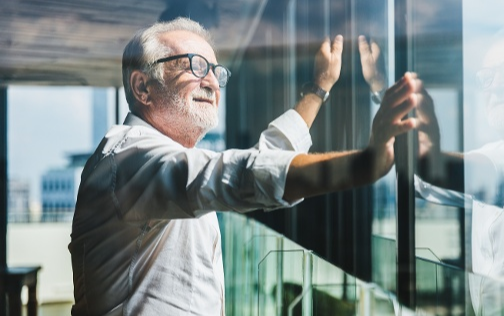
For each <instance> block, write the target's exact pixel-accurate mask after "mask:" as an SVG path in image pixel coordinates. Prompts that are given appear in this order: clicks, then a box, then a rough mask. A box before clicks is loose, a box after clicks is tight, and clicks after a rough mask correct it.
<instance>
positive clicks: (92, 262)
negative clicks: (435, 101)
mask: <svg viewBox="0 0 504 316" xmlns="http://www.w3.org/2000/svg"><path fill="white" fill-rule="evenodd" d="M342 50H343V39H342V37H341V36H337V37H336V38H335V39H334V41H333V42H332V43H331V42H330V40H329V39H327V40H326V41H324V42H323V44H322V45H321V47H320V50H319V51H318V53H317V55H316V57H315V71H314V83H312V84H311V85H310V86H309V87H307V89H306V90H305V91H304V93H303V97H302V98H301V100H300V101H299V102H298V104H297V105H296V106H295V108H294V109H293V110H289V111H287V112H286V113H285V114H284V115H282V116H280V117H279V118H277V119H276V120H274V121H273V122H272V123H271V124H270V125H269V127H268V128H267V129H266V130H265V131H264V132H263V133H262V134H261V137H260V139H259V142H258V144H257V146H255V147H254V148H251V149H248V150H226V151H224V152H212V151H208V150H203V149H198V148H195V147H194V146H195V144H196V143H197V142H198V141H199V140H200V139H201V138H202V137H203V136H204V135H205V133H206V132H207V131H208V130H210V129H211V128H212V127H214V126H215V125H216V124H217V105H218V104H219V98H220V91H219V89H220V87H224V86H225V85H226V83H227V81H228V80H229V78H230V76H231V74H230V72H229V70H228V69H226V68H225V67H223V66H221V65H219V64H218V63H217V59H216V56H215V53H214V49H213V47H212V45H211V40H210V38H209V34H208V33H207V31H206V30H204V29H203V28H202V27H201V26H200V25H199V24H197V23H195V22H193V21H191V20H188V19H183V18H179V19H176V20H174V21H171V22H168V23H163V24H155V25H153V26H152V27H150V28H148V29H146V30H143V31H141V32H139V33H138V34H137V35H136V36H134V37H133V39H132V40H131V41H130V43H129V44H128V45H127V46H126V48H125V51H124V56H123V81H124V87H125V91H126V97H127V100H128V103H129V107H130V111H131V113H129V114H128V116H127V117H126V119H125V122H124V124H123V125H120V126H114V127H112V128H111V129H110V131H109V132H108V133H107V134H106V135H105V137H104V139H103V140H102V142H101V143H100V145H99V146H98V148H97V149H96V151H95V153H94V154H93V155H92V156H91V157H90V159H89V161H88V162H87V164H86V166H85V168H84V171H83V173H82V179H81V184H80V188H79V194H78V199H77V205H76V211H75V216H74V220H73V228H72V235H71V237H72V241H71V243H70V245H69V249H70V252H71V255H72V266H73V273H74V287H75V291H74V295H75V305H74V306H73V309H72V314H73V315H224V314H225V312H224V288H223V286H224V276H223V267H222V254H221V245H220V233H219V227H218V223H217V218H216V215H215V212H214V210H233V211H238V212H247V211H251V210H255V209H265V210H272V209H276V208H283V207H289V206H292V205H294V204H296V203H298V202H299V201H300V200H301V199H302V198H303V197H307V196H313V195H318V194H323V193H326V192H332V191H336V190H341V189H347V188H351V187H353V186H356V185H363V184H367V183H371V182H373V181H375V180H376V179H378V178H379V177H380V176H382V175H384V174H385V173H386V172H387V171H388V170H389V169H390V168H391V166H392V163H393V158H394V157H393V139H394V136H395V135H397V134H400V133H403V132H405V131H408V130H410V129H412V128H414V127H415V125H416V121H415V120H414V119H407V120H402V117H403V116H404V115H405V113H407V112H408V111H409V110H411V109H412V108H413V107H414V106H415V98H414V97H411V96H409V94H408V92H409V91H408V89H410V88H409V87H410V86H411V85H405V83H406V82H409V81H410V80H411V78H410V77H409V75H406V76H405V77H404V79H403V80H402V81H400V82H399V83H398V84H397V85H396V86H395V89H396V91H399V92H400V93H399V94H396V95H395V97H394V98H387V95H386V96H385V99H384V100H385V101H384V103H383V104H386V106H385V105H383V106H382V107H381V109H380V111H379V113H378V115H377V119H375V121H374V124H373V134H372V136H371V140H370V143H369V147H368V148H367V149H366V150H363V151H352V152H333V153H324V154H307V151H308V148H309V146H310V145H311V137H310V134H309V127H310V126H311V124H312V122H313V120H314V118H315V116H316V115H317V112H318V110H319V108H320V106H321V104H322V103H323V101H324V100H323V99H325V96H326V94H327V93H326V91H329V90H330V89H331V87H332V85H333V84H334V83H335V82H336V81H337V79H338V78H339V74H340V68H341V53H342Z"/></svg>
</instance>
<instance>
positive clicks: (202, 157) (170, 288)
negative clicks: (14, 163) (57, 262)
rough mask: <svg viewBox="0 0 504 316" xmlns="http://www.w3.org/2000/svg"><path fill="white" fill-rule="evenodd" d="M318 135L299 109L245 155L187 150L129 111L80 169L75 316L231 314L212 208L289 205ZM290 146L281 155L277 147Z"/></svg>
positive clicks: (278, 121) (74, 233)
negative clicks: (298, 165) (291, 188)
mask: <svg viewBox="0 0 504 316" xmlns="http://www.w3.org/2000/svg"><path fill="white" fill-rule="evenodd" d="M310 146H311V137H310V134H309V131H308V127H307V126H306V123H305V122H304V121H303V120H302V118H301V117H300V116H299V114H297V112H295V111H294V110H290V111H287V112H286V113H285V114H284V115H282V116H281V117H279V118H278V119H276V120H275V121H273V122H272V123H271V124H270V126H269V127H268V129H267V130H266V131H264V132H263V133H262V134H261V137H260V140H259V143H258V144H257V145H256V146H255V147H254V148H252V149H248V150H226V151H224V152H222V153H216V152H212V151H208V150H203V149H197V148H185V147H183V146H181V145H180V144H178V143H176V142H175V141H173V140H172V139H170V138H168V137H166V136H164V135H162V134H161V133H160V132H159V131H157V130H156V129H154V128H153V127H151V126H150V125H149V124H147V123H146V122H144V121H142V120H141V119H140V118H138V117H136V116H134V115H132V114H129V115H128V117H127V118H126V120H125V123H124V125H121V126H114V127H112V128H111V129H110V131H109V132H108V133H107V135H106V136H105V137H104V139H103V140H102V142H101V143H100V145H99V146H98V148H97V150H96V151H95V153H94V154H93V155H92V156H91V157H90V159H89V160H88V162H87V163H86V166H85V168H84V170H83V172H82V177H81V184H80V187H79V194H78V198H77V205H76V210H75V215H74V220H73V226H72V234H71V237H72V241H71V243H70V245H69V250H70V253H71V255H72V267H73V273H74V297H75V305H74V306H73V308H72V314H73V315H135V316H136V315H205V316H208V315H224V275H223V267H222V253H221V241H220V231H219V227H218V222H217V217H216V215H215V212H213V210H234V211H238V212H246V211H250V210H255V209H265V210H272V209H276V208H283V207H290V206H292V205H294V204H296V203H298V202H299V201H296V202H294V203H288V202H286V201H284V200H283V199H282V197H283V193H284V186H285V178H286V174H287V170H288V166H289V165H290V162H291V160H292V159H293V158H294V157H295V156H296V155H297V154H298V153H299V152H307V151H308V149H309V147H310ZM279 149H283V150H279Z"/></svg>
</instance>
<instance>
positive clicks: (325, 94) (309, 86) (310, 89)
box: [301, 82, 329, 103]
mask: <svg viewBox="0 0 504 316" xmlns="http://www.w3.org/2000/svg"><path fill="white" fill-rule="evenodd" d="M308 93H313V94H316V95H317V96H319V97H320V98H321V99H322V103H324V102H325V101H326V100H327V98H329V91H325V90H324V89H322V88H321V87H319V85H318V84H316V83H315V82H307V83H305V84H303V86H302V87H301V97H303V96H304V95H305V94H308Z"/></svg>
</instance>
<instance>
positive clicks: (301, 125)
mask: <svg viewBox="0 0 504 316" xmlns="http://www.w3.org/2000/svg"><path fill="white" fill-rule="evenodd" d="M311 145H312V139H311V135H310V132H309V129H308V126H307V125H306V122H305V121H304V120H303V118H302V117H301V116H300V115H299V113H298V112H296V111H295V110H288V111H287V112H285V113H284V114H282V115H281V116H279V117H278V118H277V119H275V120H274V121H272V122H271V123H270V124H269V125H268V128H267V129H266V130H265V131H263V132H262V133H261V136H260V137H259V142H258V143H257V145H256V146H255V148H258V149H283V150H292V151H296V152H301V153H307V152H308V150H309V149H310V147H311Z"/></svg>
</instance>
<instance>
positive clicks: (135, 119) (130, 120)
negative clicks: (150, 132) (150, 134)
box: [123, 112, 155, 129]
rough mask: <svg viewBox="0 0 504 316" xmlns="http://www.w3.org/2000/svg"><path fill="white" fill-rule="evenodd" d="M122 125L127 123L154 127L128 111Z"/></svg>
mask: <svg viewBox="0 0 504 316" xmlns="http://www.w3.org/2000/svg"><path fill="white" fill-rule="evenodd" d="M123 125H128V126H144V127H149V128H153V129H155V128H154V126H152V125H150V124H149V123H147V122H146V121H144V120H142V119H141V118H140V117H138V116H136V115H135V114H133V113H131V112H129V113H128V115H126V118H125V119H124V123H123Z"/></svg>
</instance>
